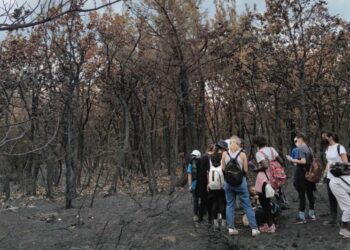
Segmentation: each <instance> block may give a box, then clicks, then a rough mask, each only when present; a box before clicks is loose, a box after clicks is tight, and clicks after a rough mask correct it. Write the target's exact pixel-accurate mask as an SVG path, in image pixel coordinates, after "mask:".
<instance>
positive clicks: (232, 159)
mask: <svg viewBox="0 0 350 250" xmlns="http://www.w3.org/2000/svg"><path fill="white" fill-rule="evenodd" d="M240 145H241V139H240V138H239V137H238V136H232V137H231V140H230V146H229V150H228V151H227V152H224V153H223V155H222V160H221V168H222V170H223V171H224V175H225V185H224V190H225V197H226V203H227V205H226V219H227V226H228V233H229V235H237V234H238V230H237V229H236V228H235V225H234V210H235V203H236V197H237V196H238V197H239V199H240V201H241V204H242V206H243V209H244V211H245V213H246V215H247V217H248V221H249V225H250V228H251V229H252V236H253V237H254V236H257V235H259V234H260V231H259V230H258V227H257V224H256V219H255V213H254V210H253V208H252V205H251V202H250V197H249V191H248V185H247V177H246V173H247V172H248V162H247V156H246V154H245V153H244V152H243V150H242V148H241V147H240ZM233 166H234V167H235V168H236V169H237V168H238V171H241V172H240V173H239V172H235V173H236V174H238V175H237V176H239V177H238V178H237V179H235V181H238V182H240V184H238V185H231V184H230V183H232V179H229V177H228V176H230V175H229V174H230V173H228V171H231V169H233V168H231V167H233ZM225 171H226V173H225ZM231 173H233V172H231ZM229 182H230V183H229Z"/></svg>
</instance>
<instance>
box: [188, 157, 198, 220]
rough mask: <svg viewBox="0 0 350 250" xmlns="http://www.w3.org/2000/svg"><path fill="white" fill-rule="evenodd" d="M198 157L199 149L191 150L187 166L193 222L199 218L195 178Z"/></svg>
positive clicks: (196, 176) (196, 177) (196, 175)
mask: <svg viewBox="0 0 350 250" xmlns="http://www.w3.org/2000/svg"><path fill="white" fill-rule="evenodd" d="M200 157H201V153H200V152H199V150H193V151H192V153H191V160H190V162H189V164H188V166H187V174H188V177H187V178H188V189H189V191H190V192H191V193H192V200H193V221H194V222H197V221H198V220H199V217H198V216H199V196H198V194H197V179H198V168H199V165H200V164H199V161H200Z"/></svg>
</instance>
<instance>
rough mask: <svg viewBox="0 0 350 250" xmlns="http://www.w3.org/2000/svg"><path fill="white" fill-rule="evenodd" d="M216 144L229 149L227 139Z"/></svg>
mask: <svg viewBox="0 0 350 250" xmlns="http://www.w3.org/2000/svg"><path fill="white" fill-rule="evenodd" d="M216 146H217V147H218V148H221V149H225V150H228V145H227V142H225V140H220V141H219V142H218V143H216Z"/></svg>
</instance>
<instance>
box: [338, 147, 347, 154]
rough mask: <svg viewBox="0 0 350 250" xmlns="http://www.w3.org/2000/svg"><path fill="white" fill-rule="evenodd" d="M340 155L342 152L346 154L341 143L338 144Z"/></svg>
mask: <svg viewBox="0 0 350 250" xmlns="http://www.w3.org/2000/svg"><path fill="white" fill-rule="evenodd" d="M339 152H340V155H342V154H346V149H345V147H344V146H343V145H340V149H339Z"/></svg>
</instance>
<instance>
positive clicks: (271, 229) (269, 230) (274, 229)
mask: <svg viewBox="0 0 350 250" xmlns="http://www.w3.org/2000/svg"><path fill="white" fill-rule="evenodd" d="M274 232H276V226H275V224H272V225H271V227H269V229H268V231H267V233H274Z"/></svg>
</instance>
